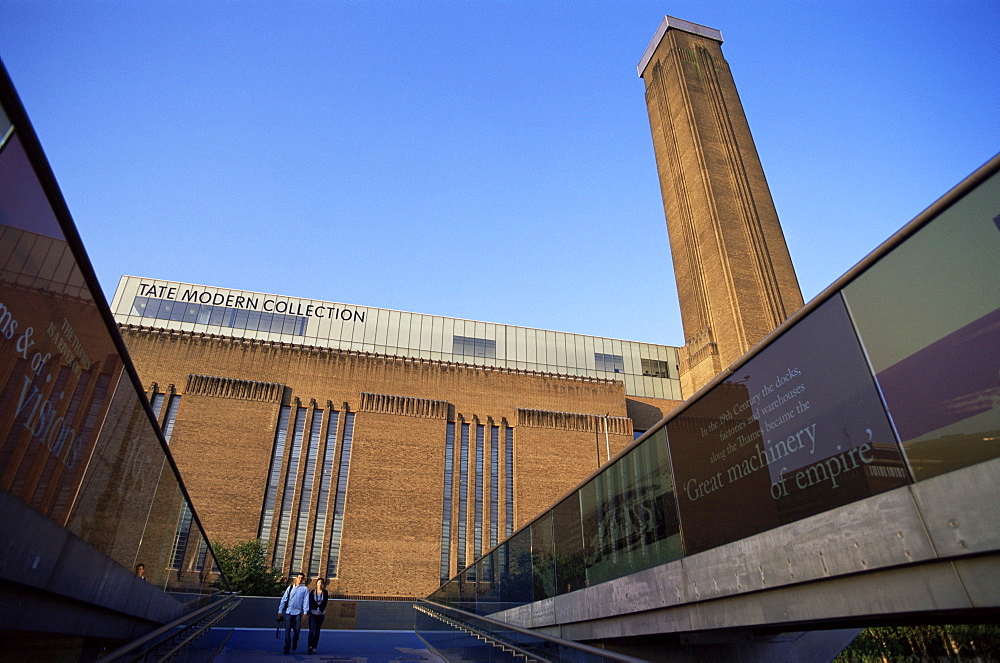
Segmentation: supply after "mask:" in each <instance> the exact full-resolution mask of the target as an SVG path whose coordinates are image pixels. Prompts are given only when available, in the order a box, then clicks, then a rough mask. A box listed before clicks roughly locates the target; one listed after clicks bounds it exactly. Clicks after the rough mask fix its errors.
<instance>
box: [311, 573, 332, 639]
mask: <svg viewBox="0 0 1000 663" xmlns="http://www.w3.org/2000/svg"><path fill="white" fill-rule="evenodd" d="M329 600H330V597H329V595H328V594H327V593H326V578H316V587H315V589H313V590H312V591H311V592H309V653H310V654H311V653H313V650H315V649H316V647H317V646H319V630H320V629H321V628H323V619H324V618H325V617H326V615H325V614H324V613H326V602H327V601H329Z"/></svg>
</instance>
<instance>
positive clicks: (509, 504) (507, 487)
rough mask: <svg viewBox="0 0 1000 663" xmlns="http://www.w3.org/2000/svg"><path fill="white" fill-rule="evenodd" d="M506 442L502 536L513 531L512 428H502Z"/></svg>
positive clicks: (508, 534)
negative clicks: (505, 515)
mask: <svg viewBox="0 0 1000 663" xmlns="http://www.w3.org/2000/svg"><path fill="white" fill-rule="evenodd" d="M504 431H505V433H506V435H505V437H506V444H505V445H504V462H503V465H504V497H505V499H504V505H505V506H506V513H507V522H506V523H504V536H510V535H511V534H513V533H514V429H513V428H509V427H508V428H506V429H504Z"/></svg>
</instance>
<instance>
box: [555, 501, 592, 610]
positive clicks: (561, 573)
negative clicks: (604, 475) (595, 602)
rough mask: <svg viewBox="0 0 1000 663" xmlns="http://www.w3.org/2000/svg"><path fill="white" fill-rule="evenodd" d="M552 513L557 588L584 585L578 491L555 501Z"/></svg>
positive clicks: (581, 586)
mask: <svg viewBox="0 0 1000 663" xmlns="http://www.w3.org/2000/svg"><path fill="white" fill-rule="evenodd" d="M552 516H553V520H552V528H553V541H554V543H555V557H556V591H557V592H558V593H559V594H565V593H567V592H572V591H575V590H577V589H583V588H584V587H585V586H586V584H587V572H586V569H585V568H584V554H583V529H582V527H581V523H580V495H579V493H573V494H572V495H570V496H569V497H568V498H566V499H565V500H563V501H562V502H560V503H559V504H557V505H556V506H555V507H554V508H553V509H552Z"/></svg>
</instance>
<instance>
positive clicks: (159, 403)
mask: <svg viewBox="0 0 1000 663" xmlns="http://www.w3.org/2000/svg"><path fill="white" fill-rule="evenodd" d="M149 406H150V407H151V408H153V416H154V417H156V418H157V419H159V418H160V409H161V408H162V407H163V394H153V397H152V398H151V399H150V400H149Z"/></svg>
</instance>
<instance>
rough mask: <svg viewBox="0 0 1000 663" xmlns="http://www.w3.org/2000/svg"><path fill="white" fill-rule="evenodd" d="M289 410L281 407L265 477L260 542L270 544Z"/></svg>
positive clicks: (283, 406)
mask: <svg viewBox="0 0 1000 663" xmlns="http://www.w3.org/2000/svg"><path fill="white" fill-rule="evenodd" d="M291 410H292V409H291V408H290V407H289V406H287V405H282V406H281V414H280V415H279V416H278V430H277V431H275V433H274V451H273V452H271V470H270V472H269V473H268V475H267V492H265V493H264V513H263V515H262V517H261V523H260V540H261V541H263V542H264V543H265V544H266V545H269V544H270V539H271V523H272V521H273V519H274V502H275V500H276V499H277V497H278V479H279V477H280V476H281V464H282V463H283V462H284V460H285V437H286V436H287V434H288V417H289V414H290V413H291Z"/></svg>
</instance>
